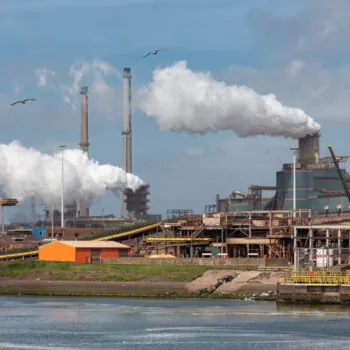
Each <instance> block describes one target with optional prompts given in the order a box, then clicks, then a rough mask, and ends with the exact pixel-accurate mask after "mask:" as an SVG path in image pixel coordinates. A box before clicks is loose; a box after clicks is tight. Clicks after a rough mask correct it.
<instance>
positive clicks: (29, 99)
mask: <svg viewBox="0 0 350 350" xmlns="http://www.w3.org/2000/svg"><path fill="white" fill-rule="evenodd" d="M28 101H36V99H35V98H26V99H25V100H18V101H16V102H13V103H11V106H14V105H16V104H17V103H22V104H23V105H24V104H26V103H27V102H28Z"/></svg>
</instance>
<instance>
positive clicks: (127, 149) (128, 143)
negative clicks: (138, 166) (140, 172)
mask: <svg viewBox="0 0 350 350" xmlns="http://www.w3.org/2000/svg"><path fill="white" fill-rule="evenodd" d="M123 78H124V102H123V108H124V126H123V131H122V140H123V169H124V170H125V171H126V172H127V173H131V172H132V129H131V68H129V67H127V68H124V70H123ZM126 201H127V198H126V195H125V194H124V195H123V196H122V210H121V215H122V217H126V215H127V203H126Z"/></svg>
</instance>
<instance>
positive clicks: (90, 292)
mask: <svg viewBox="0 0 350 350" xmlns="http://www.w3.org/2000/svg"><path fill="white" fill-rule="evenodd" d="M0 295H17V296H56V297H118V298H153V299H241V300H242V299H243V300H244V299H245V298H250V297H252V296H253V295H255V293H252V292H245V293H242V292H240V293H222V294H220V293H213V294H199V293H191V292H186V291H183V292H180V291H169V292H164V291H160V292H157V291H154V290H152V291H151V290H142V289H140V290H134V291H122V290H94V289H83V288H81V289H79V290H78V289H72V290H70V289H69V287H68V288H66V289H65V290H56V289H54V288H52V289H50V288H25V287H24V288H23V287H22V288H18V287H0ZM255 300H265V301H275V300H276V297H275V296H266V297H259V296H258V297H256V298H255Z"/></svg>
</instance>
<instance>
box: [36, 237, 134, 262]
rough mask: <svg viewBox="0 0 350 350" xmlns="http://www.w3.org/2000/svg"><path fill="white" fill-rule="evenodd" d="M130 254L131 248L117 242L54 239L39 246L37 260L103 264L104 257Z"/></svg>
mask: <svg viewBox="0 0 350 350" xmlns="http://www.w3.org/2000/svg"><path fill="white" fill-rule="evenodd" d="M130 255H131V248H130V247H129V246H127V245H125V244H121V243H118V242H113V241H111V242H104V241H100V242H95V241H55V242H51V243H48V244H45V245H43V246H41V247H39V260H41V261H64V262H75V263H78V264H103V263H104V259H106V258H118V257H126V256H130Z"/></svg>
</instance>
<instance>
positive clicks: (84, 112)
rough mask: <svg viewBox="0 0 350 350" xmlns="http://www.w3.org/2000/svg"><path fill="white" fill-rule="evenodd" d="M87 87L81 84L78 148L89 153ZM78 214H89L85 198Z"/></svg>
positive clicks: (81, 202) (83, 215)
mask: <svg viewBox="0 0 350 350" xmlns="http://www.w3.org/2000/svg"><path fill="white" fill-rule="evenodd" d="M88 92H89V91H88V88H87V86H83V87H82V88H81V90H80V94H81V124H80V149H81V150H82V151H83V152H85V153H86V154H87V155H88V153H89V132H88V130H89V124H88V123H89V121H88ZM79 216H81V217H87V216H89V205H88V203H87V202H86V201H85V200H81V201H80V203H79Z"/></svg>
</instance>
